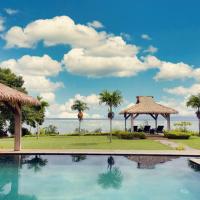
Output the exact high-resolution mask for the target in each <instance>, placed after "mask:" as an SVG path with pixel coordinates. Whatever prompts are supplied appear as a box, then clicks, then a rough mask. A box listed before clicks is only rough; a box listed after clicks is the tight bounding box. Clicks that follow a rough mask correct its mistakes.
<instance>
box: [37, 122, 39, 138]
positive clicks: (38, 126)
mask: <svg viewBox="0 0 200 200" xmlns="http://www.w3.org/2000/svg"><path fill="white" fill-rule="evenodd" d="M37 139H39V124H38V123H37Z"/></svg>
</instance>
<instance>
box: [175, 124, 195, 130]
mask: <svg viewBox="0 0 200 200" xmlns="http://www.w3.org/2000/svg"><path fill="white" fill-rule="evenodd" d="M191 125H192V123H191V122H176V123H175V124H174V126H175V127H177V128H176V130H177V131H181V132H187V131H188V127H189V126H191Z"/></svg>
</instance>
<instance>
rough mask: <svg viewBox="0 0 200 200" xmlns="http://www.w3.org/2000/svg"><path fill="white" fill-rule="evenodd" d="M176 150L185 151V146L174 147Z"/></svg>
mask: <svg viewBox="0 0 200 200" xmlns="http://www.w3.org/2000/svg"><path fill="white" fill-rule="evenodd" d="M176 150H179V151H183V150H185V146H184V145H182V144H179V145H178V146H177V147H176Z"/></svg>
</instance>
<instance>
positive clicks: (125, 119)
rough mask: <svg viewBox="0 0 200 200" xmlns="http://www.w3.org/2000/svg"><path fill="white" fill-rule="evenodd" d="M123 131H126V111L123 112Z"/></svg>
mask: <svg viewBox="0 0 200 200" xmlns="http://www.w3.org/2000/svg"><path fill="white" fill-rule="evenodd" d="M124 131H126V113H124Z"/></svg>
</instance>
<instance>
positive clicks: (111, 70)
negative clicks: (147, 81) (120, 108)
mask: <svg viewBox="0 0 200 200" xmlns="http://www.w3.org/2000/svg"><path fill="white" fill-rule="evenodd" d="M63 63H64V65H65V67H66V69H67V70H68V71H69V72H71V73H73V74H79V75H86V76H89V77H101V76H117V77H128V76H133V75H136V74H137V73H138V72H140V71H143V70H146V68H148V66H147V65H144V64H143V63H142V62H141V61H140V60H139V59H138V58H137V57H136V56H133V57H131V56H113V57H103V56H91V55H87V52H85V51H84V49H72V50H71V51H69V52H68V53H67V54H65V55H64V58H63Z"/></svg>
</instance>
